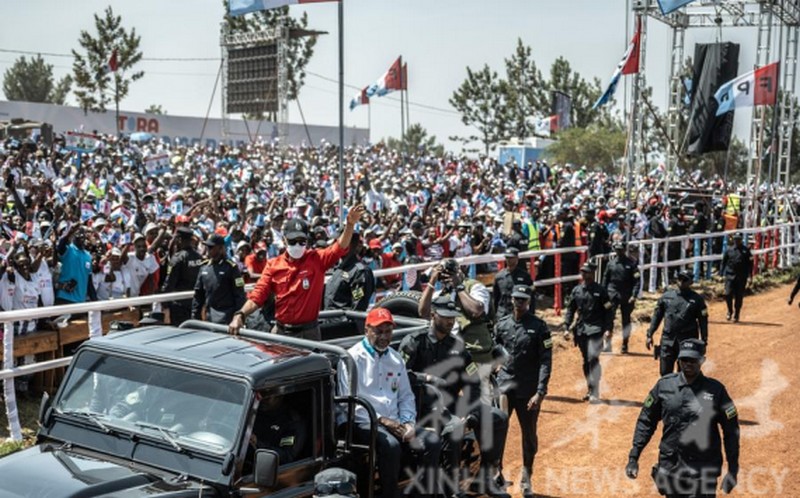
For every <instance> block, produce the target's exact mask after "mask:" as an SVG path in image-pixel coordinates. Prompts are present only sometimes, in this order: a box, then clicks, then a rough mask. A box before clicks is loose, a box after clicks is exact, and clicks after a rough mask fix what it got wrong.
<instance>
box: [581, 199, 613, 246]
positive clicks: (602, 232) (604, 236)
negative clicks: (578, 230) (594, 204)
mask: <svg viewBox="0 0 800 498" xmlns="http://www.w3.org/2000/svg"><path fill="white" fill-rule="evenodd" d="M585 216H586V223H587V226H586V234H587V238H588V239H589V257H590V258H592V257H594V256H597V255H598V254H608V252H609V251H608V249H609V247H608V239H609V233H608V229H607V228H606V226H605V225H604V224H603V223H600V222H599V221H597V220H596V219H595V218H594V216H595V210H594V209H593V208H589V209H587V210H586V212H585Z"/></svg>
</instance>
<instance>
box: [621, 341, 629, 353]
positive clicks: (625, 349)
mask: <svg viewBox="0 0 800 498" xmlns="http://www.w3.org/2000/svg"><path fill="white" fill-rule="evenodd" d="M622 354H628V339H622Z"/></svg>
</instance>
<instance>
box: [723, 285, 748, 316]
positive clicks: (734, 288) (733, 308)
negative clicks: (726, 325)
mask: <svg viewBox="0 0 800 498" xmlns="http://www.w3.org/2000/svg"><path fill="white" fill-rule="evenodd" d="M745 287H747V277H746V276H745V277H744V278H734V279H730V280H728V279H727V278H726V279H725V303H726V304H727V305H728V313H733V314H734V315H735V316H736V317H737V318H738V317H739V312H741V311H742V302H743V301H744V289H745Z"/></svg>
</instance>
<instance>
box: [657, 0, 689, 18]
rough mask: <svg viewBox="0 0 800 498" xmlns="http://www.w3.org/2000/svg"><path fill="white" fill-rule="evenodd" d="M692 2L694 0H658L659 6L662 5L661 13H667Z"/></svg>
mask: <svg viewBox="0 0 800 498" xmlns="http://www.w3.org/2000/svg"><path fill="white" fill-rule="evenodd" d="M692 2H694V0H658V6H659V7H661V13H662V14H664V15H667V14H669V13H670V12H674V11H676V10H678V9H680V8H681V7H683V6H684V5H686V4H689V3H692Z"/></svg>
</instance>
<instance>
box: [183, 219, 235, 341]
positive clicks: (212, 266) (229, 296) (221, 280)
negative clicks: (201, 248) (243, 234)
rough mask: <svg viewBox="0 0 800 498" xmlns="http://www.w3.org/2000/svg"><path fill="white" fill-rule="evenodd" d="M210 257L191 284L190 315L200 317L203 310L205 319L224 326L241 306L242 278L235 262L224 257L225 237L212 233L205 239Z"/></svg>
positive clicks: (195, 317) (197, 318) (194, 317)
mask: <svg viewBox="0 0 800 498" xmlns="http://www.w3.org/2000/svg"><path fill="white" fill-rule="evenodd" d="M204 244H205V245H206V247H208V256H209V259H207V260H205V261H204V265H203V266H202V267H201V268H200V274H199V275H198V276H197V283H196V284H195V286H194V299H193V300H192V318H193V319H195V320H200V319H201V313H200V312H201V311H202V310H203V308H205V310H206V320H208V321H209V322H212V323H219V324H222V325H227V324H228V323H230V322H231V320H232V319H233V313H234V312H235V311H237V310H238V309H240V308H241V307H242V306H243V305H244V303H245V301H246V300H247V298H246V297H245V295H244V278H243V277H242V273H241V272H240V271H239V266H238V265H237V264H236V262H235V261H232V260H230V259H226V258H225V238H224V237H222V235H219V234H216V233H215V234H212V235H210V236H209V237H208V240H206V241H205V242H204Z"/></svg>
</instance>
